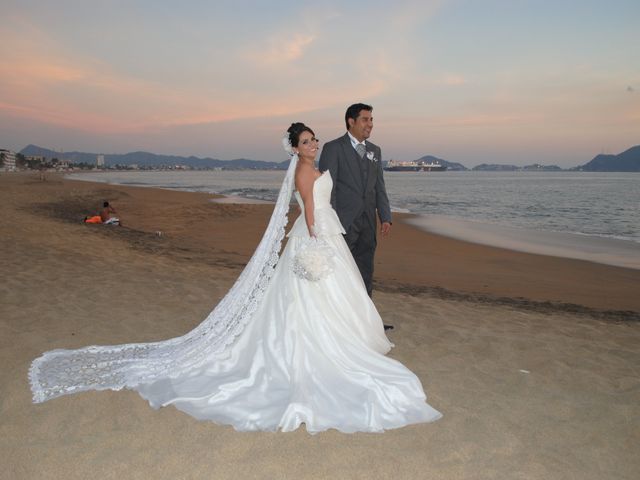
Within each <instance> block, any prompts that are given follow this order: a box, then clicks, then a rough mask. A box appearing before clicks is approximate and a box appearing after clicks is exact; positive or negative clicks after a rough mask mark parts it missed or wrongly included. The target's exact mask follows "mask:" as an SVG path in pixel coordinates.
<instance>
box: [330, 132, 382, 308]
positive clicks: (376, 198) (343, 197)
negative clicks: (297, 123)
mask: <svg viewBox="0 0 640 480" xmlns="http://www.w3.org/2000/svg"><path fill="white" fill-rule="evenodd" d="M366 148H367V150H366V154H365V155H364V157H363V158H360V156H359V155H358V153H357V152H356V150H355V149H354V148H353V145H352V144H351V140H350V138H349V135H348V134H346V133H345V134H344V136H342V137H340V138H336V139H335V140H332V141H330V142H328V143H327V144H325V146H324V147H323V149H322V154H321V155H320V163H319V166H320V171H322V172H324V171H325V170H329V172H331V179H332V180H333V190H332V192H331V205H332V206H333V208H334V209H335V210H336V212H337V213H338V217H339V218H340V222H341V223H342V226H343V227H344V229H345V231H346V232H347V233H346V234H345V240H346V242H347V245H349V249H350V250H351V253H352V254H353V258H354V259H355V261H356V264H357V265H358V269H359V270H360V274H361V275H362V279H363V280H364V283H365V286H366V287H367V293H368V294H369V296H371V293H372V281H373V256H374V253H375V250H376V245H377V240H376V210H377V213H378V216H379V217H380V222H381V223H382V222H389V223H391V209H390V208H389V198H388V197H387V190H386V188H385V185H384V177H383V175H382V155H381V152H380V147H378V146H377V145H374V144H373V143H371V142H369V141H366Z"/></svg>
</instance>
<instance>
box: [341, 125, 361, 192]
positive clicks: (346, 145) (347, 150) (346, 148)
mask: <svg viewBox="0 0 640 480" xmlns="http://www.w3.org/2000/svg"><path fill="white" fill-rule="evenodd" d="M342 138H343V140H342V150H343V152H344V154H345V160H346V163H347V168H348V169H349V172H351V176H352V177H353V179H354V181H355V183H356V185H359V186H360V188H362V190H364V188H365V185H366V184H365V183H363V182H362V173H361V172H360V163H359V162H360V157H359V156H358V153H357V152H356V150H355V148H353V145H351V140H350V139H349V135H347V134H346V133H345V135H344V137H342Z"/></svg>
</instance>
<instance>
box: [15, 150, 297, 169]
mask: <svg viewBox="0 0 640 480" xmlns="http://www.w3.org/2000/svg"><path fill="white" fill-rule="evenodd" d="M20 153H22V154H23V155H25V156H41V157H46V158H58V159H63V158H64V159H65V160H69V161H70V162H71V163H89V164H95V163H96V158H97V156H98V154H97V153H85V152H63V153H61V152H56V151H55V150H49V149H47V148H43V147H39V146H37V145H27V146H26V147H25V148H23V149H22V150H21V151H20ZM104 161H105V164H106V165H108V166H114V165H138V166H140V167H162V166H166V167H169V166H175V165H186V166H189V167H191V168H224V169H229V170H241V169H256V170H273V169H277V170H282V169H286V168H287V167H288V166H289V160H286V161H284V162H264V161H261V160H249V159H246V158H239V159H235V160H218V159H215V158H198V157H193V156H191V157H181V156H178V155H157V154H155V153H149V152H130V153H125V154H105V155H104Z"/></svg>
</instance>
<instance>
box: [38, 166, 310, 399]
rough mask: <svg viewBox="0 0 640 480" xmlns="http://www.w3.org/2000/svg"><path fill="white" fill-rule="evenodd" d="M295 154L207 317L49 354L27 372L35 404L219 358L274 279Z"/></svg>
mask: <svg viewBox="0 0 640 480" xmlns="http://www.w3.org/2000/svg"><path fill="white" fill-rule="evenodd" d="M297 162H298V156H297V155H292V157H291V163H290V164H289V168H288V169H287V173H286V175H285V178H284V181H283V182H282V187H281V188H280V193H279V194H278V200H277V202H276V205H275V208H274V210H273V214H272V215H271V220H270V221H269V225H268V226H267V229H266V231H265V233H264V236H263V237H262V240H261V241H260V244H259V245H258V247H257V248H256V251H255V252H254V254H253V256H252V257H251V259H250V260H249V263H248V264H247V266H246V267H245V268H244V270H243V271H242V273H241V274H240V276H239V277H238V279H237V280H236V282H235V284H234V285H233V287H231V289H230V290H229V292H228V293H227V295H226V296H225V297H224V298H223V299H222V300H221V301H220V303H218V305H217V306H216V307H215V309H214V310H213V311H212V312H211V313H210V314H209V315H208V316H207V318H206V319H205V320H204V321H203V322H202V323H201V324H200V325H198V326H197V327H196V328H194V329H193V330H192V331H190V332H189V333H187V334H186V335H183V336H182V337H176V338H172V339H170V340H165V341H162V342H154V343H129V344H124V345H112V346H90V347H85V348H81V349H78V350H51V351H49V352H46V353H44V354H43V355H42V356H41V357H38V358H36V359H35V360H34V361H33V362H32V364H31V368H30V369H29V381H30V383H31V391H32V393H33V401H34V402H35V403H40V402H44V401H46V400H50V399H52V398H55V397H59V396H61V395H66V394H70V393H76V392H82V391H86V390H121V389H122V388H134V387H135V386H136V385H140V384H145V383H151V382H154V381H156V380H158V379H161V378H167V377H169V378H171V377H176V376H179V375H181V374H182V373H184V372H185V371H189V370H191V369H194V368H197V367H199V366H200V365H202V364H203V363H204V362H205V360H210V359H212V358H215V357H217V356H220V355H222V354H224V352H225V351H226V349H227V348H228V347H229V345H231V344H232V343H233V342H234V340H235V338H236V337H237V336H238V335H239V334H240V333H241V332H242V331H243V330H244V327H245V326H246V325H247V324H248V323H249V322H250V321H251V319H252V317H253V313H254V312H255V311H256V309H257V307H258V305H259V303H260V301H261V298H262V296H263V294H264V292H265V290H266V288H267V286H268V285H269V281H270V280H271V277H272V276H273V272H274V269H275V265H276V263H277V262H278V258H279V252H280V248H281V245H282V239H283V238H284V233H285V227H286V225H287V213H288V211H289V202H290V199H291V194H292V191H293V185H294V173H295V168H296V164H297Z"/></svg>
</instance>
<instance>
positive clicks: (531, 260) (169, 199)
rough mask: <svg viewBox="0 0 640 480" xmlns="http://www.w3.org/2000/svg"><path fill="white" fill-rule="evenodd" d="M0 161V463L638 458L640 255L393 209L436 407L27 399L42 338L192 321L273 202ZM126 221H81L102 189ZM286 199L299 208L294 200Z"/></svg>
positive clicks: (398, 268)
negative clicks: (406, 420)
mask: <svg viewBox="0 0 640 480" xmlns="http://www.w3.org/2000/svg"><path fill="white" fill-rule="evenodd" d="M211 198H212V196H211V195H207V194H198V193H185V192H177V191H161V190H156V189H150V188H133V187H121V186H111V185H104V184H94V183H88V182H78V181H70V180H63V179H62V178H61V177H60V176H52V177H50V178H49V181H47V182H39V181H38V179H37V176H36V175H29V174H0V200H1V201H0V209H1V210H0V231H1V232H2V240H3V241H2V248H1V249H0V265H2V273H3V275H2V282H1V283H0V305H1V306H0V309H1V310H0V342H1V345H2V349H1V353H0V362H1V363H2V367H1V368H0V378H1V379H2V386H3V387H2V393H1V397H0V398H1V399H2V403H1V405H2V415H1V416H0V434H1V435H0V456H1V457H2V458H3V459H6V460H4V461H3V464H4V468H3V469H2V470H1V471H0V478H7V479H40V478H70V479H75V478H78V479H84V478H88V477H95V478H133V479H137V478H160V479H162V478H194V479H195V478H327V477H333V478H432V479H440V478H442V479H452V478H473V479H476V478H497V479H498V478H500V479H502V478H523V479H536V478H540V479H543V478H544V479H550V478H551V479H554V478H558V479H565V478H580V479H602V478H616V479H626V478H629V479H631V478H635V477H636V475H637V472H638V471H639V470H640V460H639V459H638V457H637V456H634V455H633V453H632V452H633V451H634V448H635V447H634V446H635V445H637V444H638V442H639V441H640V433H639V432H640V428H639V427H640V425H639V421H638V418H640V407H639V405H640V375H639V373H640V372H639V370H640V353H639V351H638V345H639V344H640V343H639V341H640V322H639V320H640V299H639V298H638V297H639V296H638V295H637V292H638V291H639V290H640V288H639V287H640V271H638V270H633V269H625V268H619V267H613V266H607V265H600V264H595V263H590V262H585V261H581V260H572V259H563V258H557V257H546V256H542V255H532V254H526V253H519V252H513V251H509V250H503V249H499V248H493V247H488V246H483V245H475V244H471V243H467V242H464V241H460V240H453V239H449V238H446V237H442V236H438V235H433V234H427V233H425V232H422V231H420V230H419V229H417V228H415V227H413V226H410V225H409V224H407V223H406V222H404V221H403V218H405V217H404V216H403V215H397V216H396V221H395V222H394V226H393V232H392V235H391V236H390V237H389V238H386V239H381V240H380V242H379V251H378V255H377V257H376V269H377V271H376V278H377V285H376V286H377V289H376V293H375V296H374V300H375V302H376V305H377V306H378V308H379V310H380V312H381V314H382V316H383V318H384V319H385V321H388V322H390V323H393V324H394V325H395V326H396V329H395V330H394V331H393V332H392V333H391V334H390V338H391V339H392V340H393V341H394V343H395V344H396V348H395V349H394V350H393V351H392V352H391V356H392V357H394V358H397V359H398V360H400V361H402V362H403V363H405V364H406V365H407V366H408V367H409V368H411V369H412V370H413V371H414V372H415V373H416V374H417V375H418V376H419V377H420V378H421V380H422V382H423V384H424V386H425V390H426V391H427V394H428V396H429V402H430V403H431V404H432V405H433V406H434V407H435V408H437V409H439V410H441V411H442V412H443V413H444V415H445V416H444V418H443V419H442V420H440V421H438V422H436V423H434V424H427V425H415V426H410V427H406V428H403V429H399V430H394V431H390V432H386V433H384V434H355V435H344V434H340V433H338V432H335V431H330V432H325V433H322V434H318V435H315V436H311V435H308V434H307V433H306V432H305V431H304V430H303V429H300V430H298V431H296V432H294V433H291V434H273V433H237V432H235V431H234V430H233V429H232V428H230V427H225V426H218V425H215V424H212V423H203V422H197V421H195V420H194V419H192V418H190V417H188V416H187V415H185V414H183V413H181V412H179V411H177V410H175V409H173V408H165V409H161V410H158V411H156V410H153V409H151V408H150V407H149V406H148V405H147V404H146V402H145V401H144V400H142V399H141V398H140V397H139V396H138V395H137V394H136V393H134V392H128V391H124V392H89V393H83V394H79V395H72V396H67V397H62V398H59V399H55V400H52V401H50V402H46V403H44V404H40V405H33V404H31V396H30V391H29V386H28V381H27V371H28V367H29V364H30V362H31V360H32V359H33V358H35V357H37V356H38V355H40V353H42V352H43V351H45V350H50V349H54V348H75V347H81V346H85V345H90V344H113V343H123V342H132V341H151V340H161V339H166V338H170V337H172V336H176V335H181V334H182V333H185V332H186V331H188V330H189V329H191V328H193V327H194V326H195V325H197V324H198V323H199V322H200V321H201V320H202V319H203V318H204V317H205V316H206V315H207V314H208V313H209V311H210V310H211V309H212V308H213V307H214V306H215V304H216V302H217V301H218V300H219V299H220V298H221V297H222V296H223V295H224V293H225V292H226V290H227V289H228V288H229V287H230V286H231V284H232V283H233V281H234V280H235V278H236V277H237V275H238V273H239V272H240V271H241V269H242V266H243V265H244V263H245V262H246V261H247V259H248V258H249V256H250V255H251V253H252V252H253V249H254V248H255V246H256V245H257V242H258V240H259V238H260V236H261V234H262V231H263V230H264V227H265V226H266V224H267V222H268V218H269V215H270V213H271V206H270V205H249V204H247V205H233V204H226V203H213V202H211V201H210V199H211ZM105 199H106V200H109V201H111V202H112V203H113V204H114V206H115V207H116V209H117V210H118V213H119V216H120V217H121V218H122V219H123V222H124V225H125V226H124V227H106V226H89V225H84V224H82V223H81V220H82V218H83V217H84V216H85V215H88V214H92V213H94V212H95V211H96V210H97V209H98V207H99V206H100V204H101V202H102V201H103V200H105ZM294 213H295V212H294Z"/></svg>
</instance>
